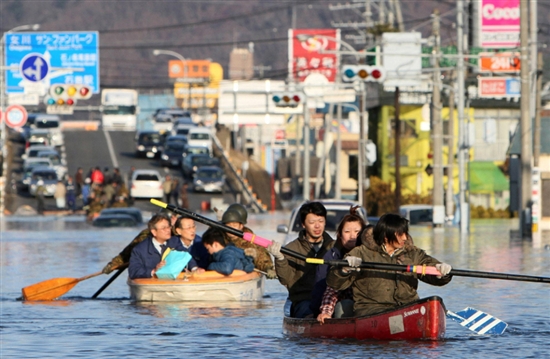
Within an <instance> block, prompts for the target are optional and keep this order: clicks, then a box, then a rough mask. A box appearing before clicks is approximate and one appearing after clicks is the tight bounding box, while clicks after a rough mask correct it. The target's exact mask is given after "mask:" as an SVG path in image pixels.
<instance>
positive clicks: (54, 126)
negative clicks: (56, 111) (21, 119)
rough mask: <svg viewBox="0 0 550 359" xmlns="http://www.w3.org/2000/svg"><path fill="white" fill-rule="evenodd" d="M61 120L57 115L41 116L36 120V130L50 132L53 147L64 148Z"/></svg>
mask: <svg viewBox="0 0 550 359" xmlns="http://www.w3.org/2000/svg"><path fill="white" fill-rule="evenodd" d="M60 120H61V119H60V118H59V116H57V115H49V114H39V115H37V116H36V118H35V120H34V125H33V127H34V128H37V129H44V130H48V132H49V133H50V138H51V143H50V145H52V146H56V147H59V146H63V133H61V123H60Z"/></svg>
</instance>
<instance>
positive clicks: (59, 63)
mask: <svg viewBox="0 0 550 359" xmlns="http://www.w3.org/2000/svg"><path fill="white" fill-rule="evenodd" d="M5 46H6V47H5V57H4V63H5V64H6V66H7V69H6V72H5V75H6V76H5V79H6V92H7V93H23V92H25V93H29V92H38V93H39V94H41V95H44V94H45V93H46V92H47V90H48V89H49V87H50V86H51V85H53V84H81V85H86V86H89V87H90V88H91V89H92V91H93V93H99V91H100V87H99V34H98V32H97V31H85V32H13V33H7V34H6V35H5Z"/></svg>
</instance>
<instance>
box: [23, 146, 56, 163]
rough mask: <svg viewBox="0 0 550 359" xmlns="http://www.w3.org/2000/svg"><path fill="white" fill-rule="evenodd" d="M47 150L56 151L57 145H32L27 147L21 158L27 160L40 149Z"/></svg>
mask: <svg viewBox="0 0 550 359" xmlns="http://www.w3.org/2000/svg"><path fill="white" fill-rule="evenodd" d="M47 150H52V151H55V147H53V146H45V145H32V146H30V147H27V148H26V149H25V153H24V154H22V155H21V158H22V159H24V160H27V159H29V158H33V157H36V156H37V155H38V153H39V152H40V151H47Z"/></svg>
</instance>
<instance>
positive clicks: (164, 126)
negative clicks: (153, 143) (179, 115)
mask: <svg viewBox="0 0 550 359" xmlns="http://www.w3.org/2000/svg"><path fill="white" fill-rule="evenodd" d="M172 127H173V123H172V116H170V115H163V114H161V115H158V116H156V117H155V119H154V120H153V130H155V131H170V130H171V129H172Z"/></svg>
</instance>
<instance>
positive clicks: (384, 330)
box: [283, 296, 446, 340]
mask: <svg viewBox="0 0 550 359" xmlns="http://www.w3.org/2000/svg"><path fill="white" fill-rule="evenodd" d="M445 313H446V309H445V305H444V304H443V300H442V299H441V298H440V297H437V296H433V297H429V298H424V299H420V300H418V301H416V302H414V303H411V304H408V305H405V306H402V307H399V308H396V309H392V310H391V311H388V312H384V313H379V314H376V315H372V316H368V317H359V318H342V319H327V320H325V324H323V325H321V324H320V323H319V322H318V321H317V320H316V319H299V318H290V317H285V318H284V320H283V332H284V334H286V335H290V336H301V337H312V338H339V339H340V338H355V339H361V340H364V339H374V340H417V339H427V340H439V339H441V338H443V336H444V335H445Z"/></svg>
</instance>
